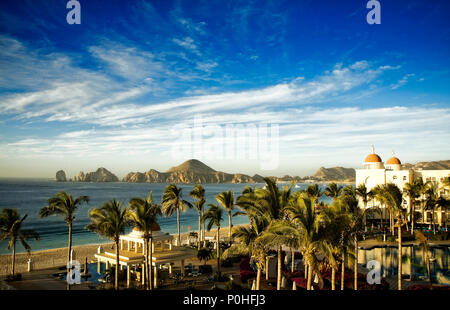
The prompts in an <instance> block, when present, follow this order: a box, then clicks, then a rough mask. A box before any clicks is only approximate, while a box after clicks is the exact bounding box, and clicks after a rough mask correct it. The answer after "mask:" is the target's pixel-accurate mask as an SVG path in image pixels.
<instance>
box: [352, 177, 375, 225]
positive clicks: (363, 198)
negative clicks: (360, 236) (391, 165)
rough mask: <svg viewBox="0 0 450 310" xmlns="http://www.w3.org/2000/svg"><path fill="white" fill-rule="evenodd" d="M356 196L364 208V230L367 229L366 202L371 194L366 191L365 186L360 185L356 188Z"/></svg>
mask: <svg viewBox="0 0 450 310" xmlns="http://www.w3.org/2000/svg"><path fill="white" fill-rule="evenodd" d="M356 195H357V196H358V197H359V198H361V201H362V203H363V206H364V219H363V220H364V223H363V224H364V228H366V227H367V216H366V209H367V202H368V201H369V199H370V197H371V195H372V193H371V192H370V191H369V190H368V189H367V187H366V185H365V184H364V183H363V184H360V185H358V186H357V187H356Z"/></svg>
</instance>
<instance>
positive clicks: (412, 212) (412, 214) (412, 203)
mask: <svg viewBox="0 0 450 310" xmlns="http://www.w3.org/2000/svg"><path fill="white" fill-rule="evenodd" d="M415 209H416V208H415V206H414V202H413V201H412V200H411V234H413V235H414V222H415V218H414V213H415V212H416V210H415Z"/></svg>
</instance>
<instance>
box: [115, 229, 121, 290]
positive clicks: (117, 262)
mask: <svg viewBox="0 0 450 310" xmlns="http://www.w3.org/2000/svg"><path fill="white" fill-rule="evenodd" d="M119 262H120V260H119V237H118V236H117V238H116V271H115V280H114V282H115V283H114V288H115V289H116V290H117V291H118V290H119V269H120V266H119Z"/></svg>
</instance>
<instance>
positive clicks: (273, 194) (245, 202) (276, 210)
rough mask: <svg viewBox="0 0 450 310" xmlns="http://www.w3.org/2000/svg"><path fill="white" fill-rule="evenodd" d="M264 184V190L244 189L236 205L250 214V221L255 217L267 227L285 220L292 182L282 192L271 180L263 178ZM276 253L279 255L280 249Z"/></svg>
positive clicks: (290, 197) (290, 198)
mask: <svg viewBox="0 0 450 310" xmlns="http://www.w3.org/2000/svg"><path fill="white" fill-rule="evenodd" d="M264 182H265V183H266V185H265V187H264V188H256V189H254V190H252V189H251V188H247V189H245V193H243V195H241V196H239V198H238V200H237V203H236V204H237V205H238V206H239V207H240V208H241V209H243V210H244V211H245V212H246V213H247V214H252V217H250V221H252V219H253V218H256V217H257V218H258V219H259V220H260V221H261V222H262V223H264V225H265V227H267V226H268V225H269V223H271V222H272V221H274V220H281V219H284V218H285V212H284V208H285V207H286V206H287V205H288V204H289V203H290V201H291V200H292V195H291V191H292V186H293V185H294V182H291V185H290V186H289V187H287V186H284V187H283V190H282V191H280V189H279V188H278V186H277V184H276V181H275V180H274V179H273V178H264ZM277 252H278V254H279V255H281V248H280V247H278V249H277ZM280 266H281V265H280ZM266 276H267V273H266Z"/></svg>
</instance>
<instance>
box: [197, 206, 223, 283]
mask: <svg viewBox="0 0 450 310" xmlns="http://www.w3.org/2000/svg"><path fill="white" fill-rule="evenodd" d="M208 206H209V209H208V210H207V211H206V212H205V214H203V217H202V222H206V221H209V222H208V225H207V226H206V229H207V230H208V231H210V230H211V228H212V227H213V225H215V226H216V227H217V276H218V278H219V279H220V222H222V221H223V218H222V209H221V208H219V207H218V206H217V205H214V204H209V205H208Z"/></svg>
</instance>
